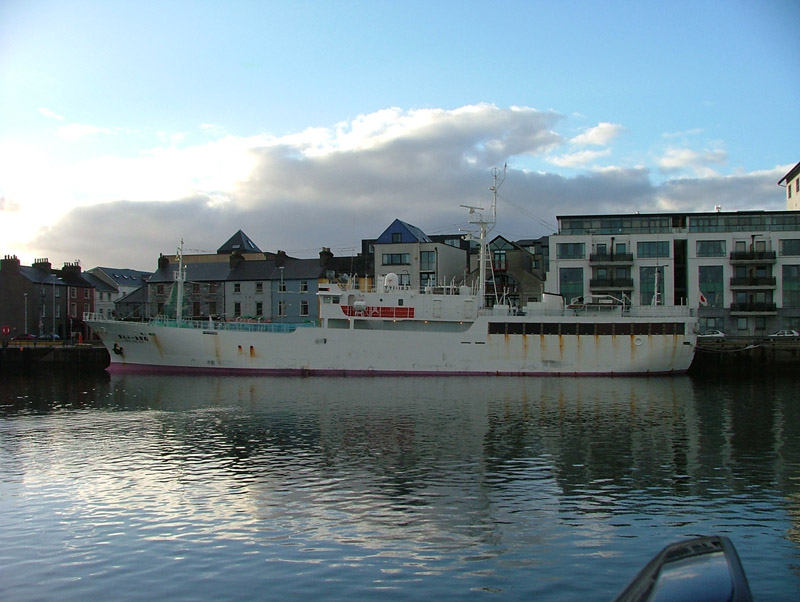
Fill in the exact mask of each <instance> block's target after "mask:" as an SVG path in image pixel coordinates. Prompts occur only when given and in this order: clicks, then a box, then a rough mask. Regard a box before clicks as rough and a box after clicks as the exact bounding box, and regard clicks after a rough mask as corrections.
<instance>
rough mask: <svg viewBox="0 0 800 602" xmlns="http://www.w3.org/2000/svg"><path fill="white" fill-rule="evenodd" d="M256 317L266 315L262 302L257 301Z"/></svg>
mask: <svg viewBox="0 0 800 602" xmlns="http://www.w3.org/2000/svg"><path fill="white" fill-rule="evenodd" d="M256 315H257V316H263V315H264V304H263V303H262V302H261V301H256Z"/></svg>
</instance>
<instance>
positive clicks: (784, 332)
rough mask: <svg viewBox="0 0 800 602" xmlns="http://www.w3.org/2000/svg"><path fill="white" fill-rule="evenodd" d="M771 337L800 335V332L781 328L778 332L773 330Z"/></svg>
mask: <svg viewBox="0 0 800 602" xmlns="http://www.w3.org/2000/svg"><path fill="white" fill-rule="evenodd" d="M769 336H770V338H773V337H775V338H777V337H800V332H797V331H796V330H779V331H778V332H773V333H772V334H771V335H769Z"/></svg>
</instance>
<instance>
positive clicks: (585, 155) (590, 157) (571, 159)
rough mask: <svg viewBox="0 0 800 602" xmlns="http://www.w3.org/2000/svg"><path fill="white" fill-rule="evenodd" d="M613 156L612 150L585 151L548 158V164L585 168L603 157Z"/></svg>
mask: <svg viewBox="0 0 800 602" xmlns="http://www.w3.org/2000/svg"><path fill="white" fill-rule="evenodd" d="M610 154H611V149H608V148H607V149H604V150H597V151H592V150H584V151H578V152H576V153H567V154H565V155H558V156H553V157H548V158H547V161H548V163H552V164H553V165H557V166H558V167H584V166H586V165H589V164H590V163H592V162H593V161H596V160H597V159H599V158H601V157H607V156H608V155H610Z"/></svg>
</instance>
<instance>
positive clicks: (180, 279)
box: [175, 238, 186, 322]
mask: <svg viewBox="0 0 800 602" xmlns="http://www.w3.org/2000/svg"><path fill="white" fill-rule="evenodd" d="M184 282H186V267H185V266H184V265H183V239H182V238H181V246H180V247H179V248H178V271H177V272H175V283H176V284H177V285H178V294H177V295H176V300H175V304H176V307H175V319H176V320H177V321H178V322H180V321H181V320H182V319H183V283H184Z"/></svg>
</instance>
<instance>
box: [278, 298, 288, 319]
mask: <svg viewBox="0 0 800 602" xmlns="http://www.w3.org/2000/svg"><path fill="white" fill-rule="evenodd" d="M278 315H279V316H285V315H286V301H278Z"/></svg>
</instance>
